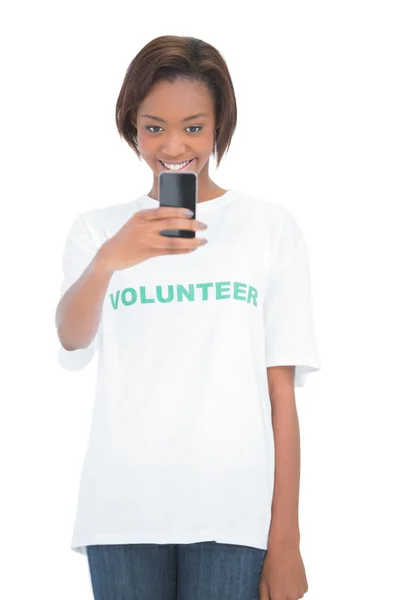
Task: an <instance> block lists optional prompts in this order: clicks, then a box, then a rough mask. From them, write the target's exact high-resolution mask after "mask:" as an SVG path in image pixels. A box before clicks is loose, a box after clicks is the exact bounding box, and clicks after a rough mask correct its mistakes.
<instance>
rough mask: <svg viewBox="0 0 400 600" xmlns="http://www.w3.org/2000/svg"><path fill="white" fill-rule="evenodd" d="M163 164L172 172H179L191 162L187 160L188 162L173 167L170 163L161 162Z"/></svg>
mask: <svg viewBox="0 0 400 600" xmlns="http://www.w3.org/2000/svg"><path fill="white" fill-rule="evenodd" d="M161 163H162V164H163V165H164V167H167V169H170V170H171V171H179V169H182V168H183V167H186V165H188V164H189V163H190V160H187V161H186V162H183V163H180V164H179V165H172V164H170V163H166V162H163V161H161Z"/></svg>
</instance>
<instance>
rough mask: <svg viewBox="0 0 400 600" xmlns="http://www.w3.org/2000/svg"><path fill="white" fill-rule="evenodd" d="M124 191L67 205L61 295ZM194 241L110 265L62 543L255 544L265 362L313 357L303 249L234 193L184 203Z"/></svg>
mask: <svg viewBox="0 0 400 600" xmlns="http://www.w3.org/2000/svg"><path fill="white" fill-rule="evenodd" d="M158 205H159V203H158V201H157V200H154V199H153V198H150V197H149V196H147V195H143V196H141V197H140V198H138V199H137V200H135V201H133V202H128V203H124V204H118V205H113V206H108V207H105V208H98V209H95V210H91V211H89V212H86V213H82V214H80V215H79V216H78V217H77V219H76V220H75V221H74V223H73V225H72V227H71V230H70V232H69V235H68V238H67V241H66V246H65V252H64V257H63V271H64V281H63V284H62V289H61V294H63V293H64V292H65V291H66V290H67V289H68V288H69V287H70V286H71V285H72V284H73V283H74V282H75V281H76V280H77V279H78V278H79V277H80V275H81V274H82V272H83V271H84V269H85V268H86V266H87V265H88V264H89V262H90V261H91V260H92V258H93V256H94V255H95V254H96V252H97V250H98V248H99V247H100V246H101V245H102V243H103V242H104V241H105V240H106V239H107V238H109V237H111V236H113V235H114V234H115V233H116V232H117V231H118V230H119V229H120V228H121V227H122V225H123V224H124V223H125V222H126V221H127V220H128V219H129V218H130V217H131V216H132V215H133V214H134V212H136V211H139V210H142V209H145V208H156V207H157V206H158ZM196 217H197V218H198V219H199V220H201V221H203V222H205V223H207V225H208V229H206V230H204V232H197V233H196V236H199V237H206V238H207V239H208V244H206V245H205V246H202V247H200V248H199V249H198V250H196V251H195V252H192V253H189V254H181V255H166V256H159V257H155V258H151V259H148V260H146V261H144V262H142V263H140V264H138V265H136V266H134V267H131V268H128V269H125V270H122V271H116V272H115V273H114V274H113V276H112V278H111V280H110V283H109V287H108V290H107V293H106V295H105V298H104V303H103V308H102V317H101V321H100V325H99V329H98V331H97V334H96V336H95V338H94V340H93V342H92V343H91V344H90V346H89V347H88V348H86V349H81V350H75V351H73V352H68V351H66V350H64V349H63V348H62V346H61V345H60V349H59V360H60V363H61V365H62V366H63V367H64V368H65V369H68V370H71V371H74V370H78V369H81V368H83V367H84V366H85V365H86V364H88V362H89V361H90V360H91V359H92V358H93V357H94V356H95V354H96V351H97V350H99V352H98V370H97V387H96V396H95V402H94V411H93V416H92V424H91V431H90V437H89V443H88V447H87V451H86V457H85V460H84V464H83V468H82V474H81V481H80V491H79V499H78V507H77V514H76V520H75V525H74V532H73V539H72V546H71V548H72V550H74V551H76V552H80V553H81V554H84V555H87V552H86V546H87V545H91V544H129V543H157V544H185V543H194V542H201V541H213V540H215V541H217V542H222V543H228V544H240V545H244V546H250V547H254V548H260V549H263V550H266V549H267V541H268V532H269V527H270V518H271V502H272V495H273V484H274V438H273V429H272V422H271V405H270V398H269V392H268V379H267V370H266V368H267V367H270V366H276V365H295V366H296V369H295V386H296V387H298V386H302V385H304V383H305V380H306V377H307V375H308V374H309V373H311V372H313V371H316V370H318V369H320V368H321V366H320V360H319V356H318V349H317V344H316V338H315V332H314V323H313V315H312V299H311V285H310V271H309V262H308V251H307V247H306V243H305V240H304V237H303V235H302V233H301V231H300V229H299V226H298V225H297V223H296V221H295V220H294V218H293V216H292V214H291V213H290V211H289V210H288V209H286V208H284V207H283V206H281V205H279V204H277V203H274V202H271V201H266V200H261V199H259V198H255V197H253V196H250V195H248V194H246V193H243V192H241V191H238V190H233V189H231V190H228V191H227V192H226V193H225V194H223V195H222V196H220V197H218V198H215V199H212V200H209V201H207V202H202V203H200V204H198V205H197V214H196Z"/></svg>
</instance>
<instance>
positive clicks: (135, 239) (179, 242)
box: [99, 206, 207, 271]
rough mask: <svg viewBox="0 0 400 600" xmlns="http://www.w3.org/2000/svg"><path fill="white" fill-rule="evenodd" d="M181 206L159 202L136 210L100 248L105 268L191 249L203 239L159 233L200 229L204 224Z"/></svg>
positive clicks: (129, 264) (134, 263) (129, 265)
mask: <svg viewBox="0 0 400 600" xmlns="http://www.w3.org/2000/svg"><path fill="white" fill-rule="evenodd" d="M185 210H186V209H184V208H175V207H172V206H161V207H158V208H151V209H145V210H141V211H139V212H137V213H135V214H134V215H133V216H132V217H131V218H130V219H129V220H128V221H127V222H126V223H125V224H124V225H123V226H122V227H121V229H120V230H119V231H118V232H117V233H116V234H115V235H114V236H113V237H111V238H109V239H108V240H107V241H106V242H105V243H104V244H103V246H102V247H101V248H100V251H99V262H100V263H101V266H102V269H103V268H104V270H106V271H119V270H121V269H127V268H129V267H132V266H134V265H136V264H138V263H140V262H142V261H144V260H147V259H148V258H152V257H154V256H162V255H165V254H186V253H188V252H193V250H196V249H197V248H198V247H199V246H200V245H202V244H204V243H205V242H206V240H204V239H203V238H196V237H194V238H177V237H167V236H165V235H162V234H160V231H162V230H164V229H188V230H191V231H198V230H203V229H205V228H206V227H207V225H203V224H202V223H200V222H199V221H196V220H195V219H193V218H192V217H190V216H188V215H186V214H185Z"/></svg>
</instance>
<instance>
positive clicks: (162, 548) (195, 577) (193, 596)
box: [87, 542, 266, 600]
mask: <svg viewBox="0 0 400 600" xmlns="http://www.w3.org/2000/svg"><path fill="white" fill-rule="evenodd" d="M87 555H88V564H89V572H90V578H91V583H92V589H93V594H94V598H95V600H258V598H259V595H258V586H259V582H260V575H261V569H262V566H263V562H264V558H265V555H266V551H265V550H261V549H258V548H250V547H247V546H236V545H232V544H220V543H217V542H198V543H194V544H115V545H114V544H112V545H99V546H87Z"/></svg>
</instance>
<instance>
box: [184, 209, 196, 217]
mask: <svg viewBox="0 0 400 600" xmlns="http://www.w3.org/2000/svg"><path fill="white" fill-rule="evenodd" d="M184 215H185V217H193V215H194V212H193V211H192V210H190V209H189V208H185V210H184Z"/></svg>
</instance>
